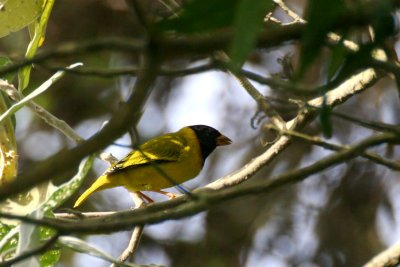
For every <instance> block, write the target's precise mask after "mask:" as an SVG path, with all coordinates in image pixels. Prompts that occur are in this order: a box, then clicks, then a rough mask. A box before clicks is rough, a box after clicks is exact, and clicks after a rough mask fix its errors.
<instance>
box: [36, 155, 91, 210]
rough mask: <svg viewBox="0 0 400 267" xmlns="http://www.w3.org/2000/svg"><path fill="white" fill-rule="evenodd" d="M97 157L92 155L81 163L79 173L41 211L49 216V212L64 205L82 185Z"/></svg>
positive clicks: (54, 194)
mask: <svg viewBox="0 0 400 267" xmlns="http://www.w3.org/2000/svg"><path fill="white" fill-rule="evenodd" d="M94 158H95V156H94V155H91V156H89V157H87V158H85V159H83V160H82V161H81V163H80V164H79V169H78V172H77V173H76V174H75V176H74V177H73V178H72V179H70V180H69V181H68V182H66V183H64V184H62V185H60V186H59V187H58V188H57V189H56V190H55V191H54V192H53V193H52V194H51V196H50V197H49V198H48V200H46V202H44V203H43V204H42V206H41V209H42V210H43V211H44V212H45V213H46V214H48V212H49V211H53V210H54V209H55V208H57V207H59V206H60V205H61V204H63V203H64V202H65V201H66V200H67V199H68V198H69V197H70V196H71V195H72V194H74V193H75V191H76V190H77V189H78V188H79V186H80V185H81V184H82V181H83V179H84V178H85V177H86V175H87V174H88V172H89V170H90V169H91V168H92V165H93V160H94Z"/></svg>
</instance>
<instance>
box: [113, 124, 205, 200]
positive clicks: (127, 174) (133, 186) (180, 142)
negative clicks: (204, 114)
mask: <svg viewBox="0 0 400 267" xmlns="http://www.w3.org/2000/svg"><path fill="white" fill-rule="evenodd" d="M165 138H169V139H168V140H166V141H168V143H169V144H171V145H172V144H174V149H175V150H176V147H179V148H180V151H175V152H179V157H177V158H176V160H173V161H163V160H160V161H157V160H155V161H154V162H150V163H147V164H143V165H138V166H133V167H129V168H125V169H124V170H122V171H119V172H115V173H113V172H111V173H110V174H107V178H108V180H109V181H110V182H111V183H112V184H113V185H114V186H124V187H126V188H127V189H128V190H130V191H133V192H135V191H142V190H160V189H163V188H168V187H172V186H174V185H176V184H180V183H183V182H185V181H187V180H190V179H192V178H194V177H196V176H197V175H198V174H199V172H200V171H201V169H202V167H203V159H202V157H201V151H200V145H199V142H198V140H197V138H196V135H195V133H194V132H193V131H192V130H191V129H190V128H183V129H182V130H181V131H179V132H178V133H177V134H174V135H167V136H165ZM168 143H166V145H165V146H166V147H159V148H158V149H159V150H160V151H163V152H162V153H169V151H168V149H169V147H168ZM135 153H141V155H142V156H143V153H144V154H147V153H148V151H146V150H145V149H143V151H137V152H135ZM171 153H172V151H171ZM132 156H133V157H134V156H135V155H132ZM148 156H149V157H152V158H153V157H154V158H157V155H152V154H150V153H149V155H148ZM128 160H129V159H128Z"/></svg>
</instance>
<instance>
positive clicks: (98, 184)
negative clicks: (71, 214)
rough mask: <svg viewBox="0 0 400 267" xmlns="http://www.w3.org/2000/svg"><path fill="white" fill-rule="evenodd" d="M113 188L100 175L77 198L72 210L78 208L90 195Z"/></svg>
mask: <svg viewBox="0 0 400 267" xmlns="http://www.w3.org/2000/svg"><path fill="white" fill-rule="evenodd" d="M111 187H114V185H113V184H112V183H111V181H110V180H109V178H108V177H107V176H106V175H102V176H100V177H99V178H97V180H96V181H95V182H94V183H93V184H92V185H91V186H90V187H89V188H88V189H87V190H86V191H85V192H83V194H82V195H81V196H80V197H79V198H78V200H77V201H76V202H75V204H74V208H76V207H78V206H80V205H81V204H82V203H83V202H84V201H85V200H86V199H87V198H88V197H89V196H90V195H91V194H93V193H94V192H97V191H101V190H104V189H107V188H111Z"/></svg>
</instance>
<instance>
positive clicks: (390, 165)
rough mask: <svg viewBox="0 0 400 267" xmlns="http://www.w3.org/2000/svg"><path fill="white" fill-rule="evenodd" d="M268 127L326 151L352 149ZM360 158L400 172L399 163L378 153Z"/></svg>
mask: <svg viewBox="0 0 400 267" xmlns="http://www.w3.org/2000/svg"><path fill="white" fill-rule="evenodd" d="M267 127H273V128H274V129H275V130H276V131H279V132H280V133H281V134H284V135H290V136H293V137H296V138H299V139H302V140H306V141H308V142H310V143H312V144H314V145H317V146H320V147H323V148H326V149H329V150H334V151H340V150H343V149H346V148H348V147H350V145H345V146H343V145H338V144H333V143H330V142H326V141H323V140H322V139H321V138H320V137H318V136H310V135H307V134H304V133H300V132H297V131H291V130H280V129H278V128H277V127H275V126H273V125H270V126H267ZM359 156H360V157H364V158H366V159H369V160H370V161H373V162H375V163H377V164H380V165H383V166H385V167H388V168H390V169H392V170H395V171H399V170H400V164H399V163H398V161H396V160H388V159H385V158H383V157H381V156H380V155H378V154H376V153H372V152H367V151H365V152H361V153H360V155H359Z"/></svg>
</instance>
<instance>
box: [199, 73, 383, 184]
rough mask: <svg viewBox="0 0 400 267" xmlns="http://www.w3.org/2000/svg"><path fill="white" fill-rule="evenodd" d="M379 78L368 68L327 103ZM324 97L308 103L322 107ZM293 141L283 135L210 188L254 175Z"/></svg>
mask: <svg viewBox="0 0 400 267" xmlns="http://www.w3.org/2000/svg"><path fill="white" fill-rule="evenodd" d="M377 80H378V76H377V73H376V72H375V71H374V70H372V69H368V70H365V71H363V72H361V73H359V74H357V75H354V76H353V77H351V78H350V79H348V80H346V81H345V82H343V83H342V84H341V85H340V86H338V87H337V88H336V89H333V90H331V91H329V92H328V93H327V94H326V103H325V105H327V106H329V107H334V106H336V105H339V104H341V103H343V102H344V101H346V100H347V99H348V98H350V97H351V96H353V95H355V94H358V93H360V92H362V91H364V90H365V89H366V88H368V87H369V86H371V85H372V84H374V83H375V82H376V81H377ZM323 101H324V100H323V97H317V98H314V99H312V100H310V101H308V102H307V105H310V106H313V107H321V106H322V104H323ZM316 114H317V112H316V111H315V110H312V109H311V110H310V109H307V110H305V111H303V112H302V113H300V114H299V115H298V116H297V117H295V118H294V119H292V120H291V121H289V122H287V123H286V127H285V128H286V129H289V130H298V129H300V128H302V127H303V126H304V125H305V124H306V122H307V121H309V120H311V119H313V118H314V117H315V115H316ZM290 141H291V137H290V136H281V137H280V138H279V139H278V140H277V141H276V142H275V143H274V144H273V145H272V146H270V147H269V148H268V149H267V150H266V151H265V152H264V153H263V154H261V155H260V156H258V157H256V158H254V159H253V160H252V161H250V162H249V163H248V164H247V165H245V166H244V167H242V168H241V169H239V170H238V171H237V172H235V173H233V174H231V175H228V176H225V177H222V178H221V179H218V180H217V181H215V182H213V183H210V184H209V185H207V186H206V187H207V188H210V189H214V190H217V189H221V188H224V187H229V186H233V185H236V184H240V183H242V182H244V181H246V180H248V179H249V178H250V177H252V176H253V175H254V174H255V173H256V172H257V171H258V170H259V169H260V168H262V167H263V166H265V165H266V164H268V163H269V162H271V161H272V160H273V159H275V157H276V156H277V155H278V154H279V153H280V152H282V151H283V150H284V149H285V148H286V147H287V146H288V145H289V144H290Z"/></svg>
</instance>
